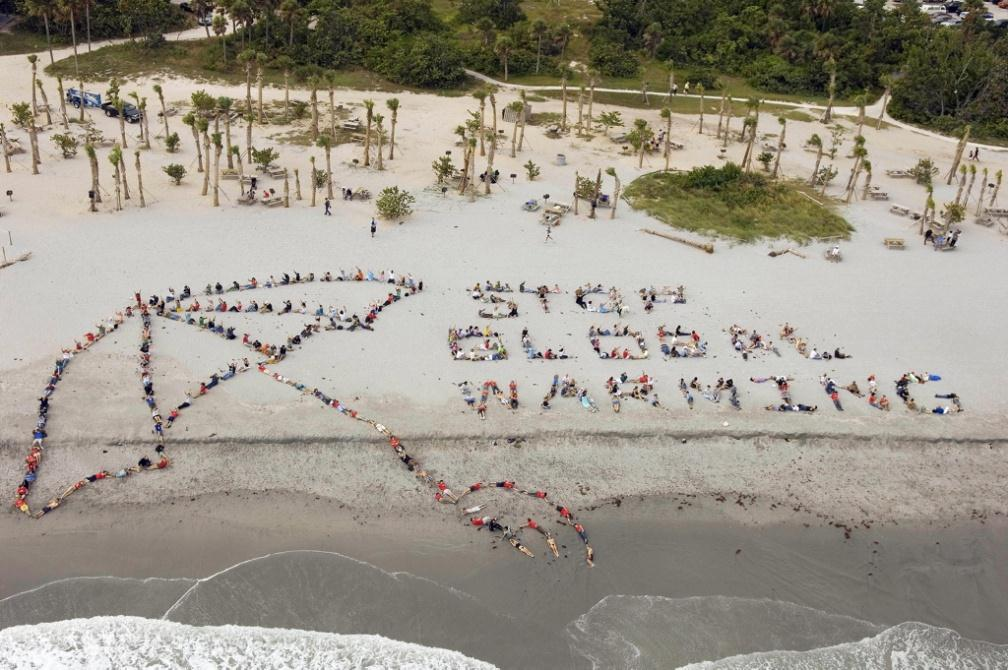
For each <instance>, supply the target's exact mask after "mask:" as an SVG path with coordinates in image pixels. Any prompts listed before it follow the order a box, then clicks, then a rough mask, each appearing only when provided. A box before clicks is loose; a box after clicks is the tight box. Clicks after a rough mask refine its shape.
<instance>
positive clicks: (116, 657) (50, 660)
mask: <svg viewBox="0 0 1008 670" xmlns="http://www.w3.org/2000/svg"><path fill="white" fill-rule="evenodd" d="M0 649H2V650H3V656H2V657H0V668H3V669H5V670H6V669H10V670H28V669H31V670H42V669H45V670H49V669H56V668H81V669H83V670H105V669H108V670H113V669H117V670H118V669H121V668H164V669H167V668H194V669H199V670H202V669H204V668H205V669H207V670H210V669H215V670H216V669H218V668H256V669H257V670H259V669H261V670H271V669H273V668H276V669H277V670H280V669H281V668H283V669H289V668H306V669H310V668H319V669H322V668H325V669H336V670H342V669H349V668H353V669H360V670H365V669H367V670H380V669H385V668H388V669H392V668H395V669H397V670H407V669H416V670H420V669H425V670H426V669H431V670H490V669H492V668H494V667H495V666H493V665H491V664H489V663H485V662H483V661H479V660H476V659H472V658H469V657H467V656H465V655H463V654H461V653H459V652H456V651H450V650H447V649H436V648H433V647H423V646H420V645H416V644H410V643H408V642H399V641H397V640H390V639H388V638H384V637H381V636H378V635H338V634H335V633H317V632H309V631H298V630H287V629H275V628H258V627H252V626H208V627H199V626H188V625H185V624H179V623H174V622H170V621H155V620H151V619H143V618H139V617H124V616H114V617H96V618H93V619H71V620H68V621H59V622H55V623H43V624H35V625H32V626H14V627H12V628H7V629H6V630H3V631H0Z"/></svg>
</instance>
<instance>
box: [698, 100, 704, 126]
mask: <svg viewBox="0 0 1008 670" xmlns="http://www.w3.org/2000/svg"><path fill="white" fill-rule="evenodd" d="M703 105H704V94H703V93H700V133H699V134H700V135H703Z"/></svg>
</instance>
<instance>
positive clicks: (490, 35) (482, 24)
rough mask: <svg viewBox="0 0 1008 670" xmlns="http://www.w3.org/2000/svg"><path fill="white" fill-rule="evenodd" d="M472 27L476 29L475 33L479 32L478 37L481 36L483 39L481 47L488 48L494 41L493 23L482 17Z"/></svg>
mask: <svg viewBox="0 0 1008 670" xmlns="http://www.w3.org/2000/svg"><path fill="white" fill-rule="evenodd" d="M473 27H474V28H475V29H476V31H477V32H479V34H480V35H481V36H482V39H483V46H485V47H488V46H490V43H491V42H493V40H494V35H495V34H496V33H495V32H494V27H495V26H494V22H493V21H491V20H490V19H489V18H487V17H486V16H484V17H482V18H480V19H479V20H478V21H477V22H476V23H475V24H474V25H473Z"/></svg>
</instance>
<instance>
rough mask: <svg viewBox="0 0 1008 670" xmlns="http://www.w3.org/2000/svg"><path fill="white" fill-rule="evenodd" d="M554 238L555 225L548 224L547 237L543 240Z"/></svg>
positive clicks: (547, 240)
mask: <svg viewBox="0 0 1008 670" xmlns="http://www.w3.org/2000/svg"><path fill="white" fill-rule="evenodd" d="M552 239H553V226H546V239H545V240H543V242H544V243H545V242H549V241H550V240H552Z"/></svg>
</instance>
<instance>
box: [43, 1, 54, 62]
mask: <svg viewBox="0 0 1008 670" xmlns="http://www.w3.org/2000/svg"><path fill="white" fill-rule="evenodd" d="M42 22H43V23H44V24H45V41H46V46H47V47H48V48H49V64H50V65H53V64H55V63H56V61H55V60H54V59H53V52H52V39H51V38H50V37H49V12H45V13H43V14H42Z"/></svg>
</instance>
